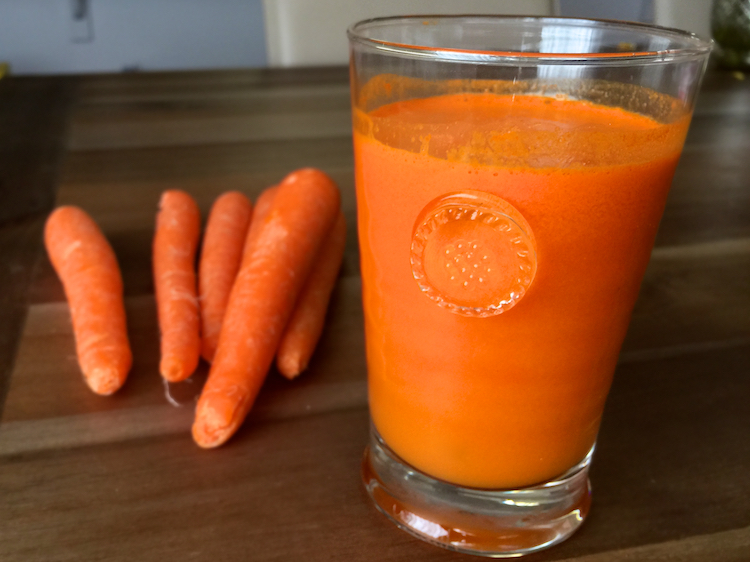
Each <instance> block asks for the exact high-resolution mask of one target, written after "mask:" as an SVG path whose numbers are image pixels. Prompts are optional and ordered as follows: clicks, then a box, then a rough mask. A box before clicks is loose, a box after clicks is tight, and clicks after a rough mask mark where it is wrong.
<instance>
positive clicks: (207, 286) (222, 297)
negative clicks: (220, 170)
mask: <svg viewBox="0 0 750 562" xmlns="http://www.w3.org/2000/svg"><path fill="white" fill-rule="evenodd" d="M252 210H253V206H252V204H251V203H250V200H249V199H248V198H247V197H245V196H244V195H243V194H242V193H240V192H239V191H229V192H227V193H224V194H223V195H221V196H220V197H218V198H217V199H216V201H215V202H214V204H213V206H212V207H211V212H210V214H209V216H208V222H207V224H206V232H205V234H204V236H203V248H202V250H201V258H200V264H199V266H198V301H199V303H200V312H201V355H203V358H204V359H205V360H206V361H208V362H211V361H213V359H214V354H215V353H216V345H217V344H218V342H219V332H220V331H221V323H222V320H223V319H224V312H225V310H226V307H227V301H228V300H229V293H230V291H231V290H232V285H234V279H235V277H237V271H239V268H240V263H241V262H242V253H243V248H244V246H245V238H246V236H247V231H248V227H249V226H250V220H251V214H252Z"/></svg>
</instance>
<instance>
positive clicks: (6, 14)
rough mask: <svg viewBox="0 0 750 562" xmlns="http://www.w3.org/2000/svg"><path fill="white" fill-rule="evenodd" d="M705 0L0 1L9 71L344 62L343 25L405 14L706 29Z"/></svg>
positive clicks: (2, 50) (0, 47)
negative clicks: (502, 15) (590, 19)
mask: <svg viewBox="0 0 750 562" xmlns="http://www.w3.org/2000/svg"><path fill="white" fill-rule="evenodd" d="M710 12H711V0H463V1H457V0H0V63H3V62H5V63H8V65H9V68H10V69H11V72H12V73H13V74H21V75H23V74H70V73H91V72H135V71H155V70H190V69H212V68H239V67H267V66H270V67H277V66H311V65H332V64H345V63H346V62H347V42H346V36H345V29H346V27H347V25H348V24H349V23H353V22H354V21H357V20H360V19H365V18H368V17H376V16H383V15H399V14H407V13H506V14H535V15H561V16H574V17H594V18H608V19H623V20H631V21H642V22H648V23H657V24H659V25H665V26H670V27H679V28H682V29H688V30H690V31H693V32H695V33H698V34H699V35H703V36H710Z"/></svg>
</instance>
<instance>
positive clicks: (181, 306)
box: [153, 189, 201, 382]
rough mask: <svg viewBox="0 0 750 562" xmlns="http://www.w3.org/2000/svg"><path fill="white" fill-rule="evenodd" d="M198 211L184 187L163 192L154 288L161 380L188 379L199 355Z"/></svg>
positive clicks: (155, 252) (157, 232) (160, 204)
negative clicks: (196, 255) (197, 290)
mask: <svg viewBox="0 0 750 562" xmlns="http://www.w3.org/2000/svg"><path fill="white" fill-rule="evenodd" d="M199 236H200V211H199V210H198V205H196V203H195V201H194V200H193V198H192V197H190V195H188V194H187V193H185V192H184V191H179V190H176V189H174V190H169V191H165V192H164V193H163V194H162V196H161V200H160V201H159V214H158V215H157V217H156V235H155V236H154V250H153V251H154V255H153V260H154V288H155V290H156V308H157V312H158V315H159V328H160V330H161V362H160V363H159V371H160V372H161V375H162V376H163V377H164V379H165V380H167V381H169V382H177V381H181V380H184V379H186V378H188V377H189V376H190V375H191V374H192V373H193V371H195V368H196V367H197V366H198V361H199V359H200V349H201V341H200V320H199V317H198V298H197V295H196V286H195V277H196V276H195V252H196V248H197V246H198V238H199Z"/></svg>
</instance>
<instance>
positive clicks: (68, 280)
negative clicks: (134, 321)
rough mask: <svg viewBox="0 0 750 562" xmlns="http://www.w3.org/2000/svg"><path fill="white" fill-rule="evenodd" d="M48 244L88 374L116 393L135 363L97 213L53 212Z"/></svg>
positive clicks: (118, 280) (95, 385) (100, 389)
mask: <svg viewBox="0 0 750 562" xmlns="http://www.w3.org/2000/svg"><path fill="white" fill-rule="evenodd" d="M44 244H45V247H46V248H47V253H48V255H49V258H50V261H51V262H52V266H53V267H54V268H55V271H56V272H57V275H58V277H59V278H60V281H62V284H63V288H64V289H65V296H66V297H67V299H68V304H69V307H70V315H71V317H72V320H73V333H74V334H75V341H76V353H77V355H78V364H79V365H80V367H81V371H83V377H84V379H85V380H86V383H87V384H88V385H89V387H90V388H91V390H93V391H94V392H96V393H97V394H103V395H107V394H112V393H113V392H115V391H116V390H117V389H119V388H120V387H121V386H122V385H123V383H124V382H125V379H126V378H127V376H128V371H130V367H131V365H132V364H133V355H132V353H131V351H130V343H129V342H128V335H127V328H126V321H125V304H124V302H123V287H122V275H121V274H120V268H119V266H118V265H117V258H116V257H115V253H114V251H113V250H112V247H111V246H110V245H109V242H107V239H106V238H105V237H104V235H103V234H102V231H101V230H100V229H99V227H98V226H97V225H96V223H95V222H94V221H93V219H92V218H91V217H90V216H89V215H87V214H86V213H85V212H84V211H83V210H81V209H79V208H78V207H72V206H66V207H59V208H58V209H56V210H55V211H54V212H53V213H52V214H51V215H50V216H49V218H48V219H47V223H46V225H45V228H44Z"/></svg>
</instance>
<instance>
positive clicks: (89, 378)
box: [86, 367, 124, 396]
mask: <svg viewBox="0 0 750 562" xmlns="http://www.w3.org/2000/svg"><path fill="white" fill-rule="evenodd" d="M123 382H124V380H123V378H122V377H120V376H119V375H118V373H117V371H116V370H114V369H112V368H110V367H97V368H95V369H92V370H91V372H90V373H88V374H87V375H86V383H87V384H88V385H89V388H90V389H91V390H93V391H94V392H96V393H97V394H100V395H102V396H109V395H110V394H113V393H114V392H115V391H117V390H118V389H119V388H120V387H121V386H122V383H123Z"/></svg>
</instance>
